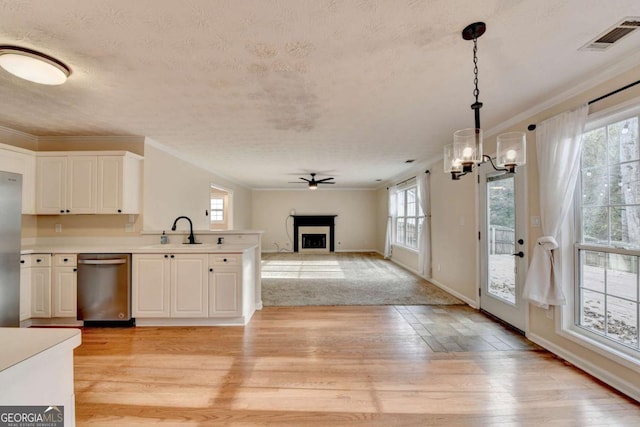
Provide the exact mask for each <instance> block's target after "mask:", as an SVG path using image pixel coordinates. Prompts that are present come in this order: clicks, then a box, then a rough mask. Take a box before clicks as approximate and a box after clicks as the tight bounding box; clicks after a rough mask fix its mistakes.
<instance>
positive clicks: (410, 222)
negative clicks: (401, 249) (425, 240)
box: [406, 218, 418, 248]
mask: <svg viewBox="0 0 640 427" xmlns="http://www.w3.org/2000/svg"><path fill="white" fill-rule="evenodd" d="M406 233H407V246H409V247H411V248H415V247H417V246H418V228H417V226H416V218H407V230H406Z"/></svg>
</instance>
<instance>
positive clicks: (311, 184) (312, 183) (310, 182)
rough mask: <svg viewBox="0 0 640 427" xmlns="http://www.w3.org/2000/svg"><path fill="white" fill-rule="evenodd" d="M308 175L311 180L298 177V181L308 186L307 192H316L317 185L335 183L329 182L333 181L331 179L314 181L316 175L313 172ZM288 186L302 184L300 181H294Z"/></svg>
mask: <svg viewBox="0 0 640 427" xmlns="http://www.w3.org/2000/svg"><path fill="white" fill-rule="evenodd" d="M309 175H311V179H307V178H303V177H300V179H301V180H302V181H303V182H306V183H307V185H308V186H309V190H317V189H318V184H335V182H330V181H332V180H333V179H334V178H333V177H328V178H322V179H318V180H316V173H315V172H311V173H310V174H309ZM289 184H302V182H301V181H295V182H290V183H289Z"/></svg>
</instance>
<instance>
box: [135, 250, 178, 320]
mask: <svg viewBox="0 0 640 427" xmlns="http://www.w3.org/2000/svg"><path fill="white" fill-rule="evenodd" d="M165 257H166V258H165ZM169 267H170V263H169V258H168V255H161V254H139V255H138V254H134V255H133V267H132V293H133V296H132V298H133V308H132V310H133V316H134V317H169V279H170V276H169Z"/></svg>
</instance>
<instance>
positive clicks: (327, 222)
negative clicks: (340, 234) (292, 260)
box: [291, 215, 338, 252]
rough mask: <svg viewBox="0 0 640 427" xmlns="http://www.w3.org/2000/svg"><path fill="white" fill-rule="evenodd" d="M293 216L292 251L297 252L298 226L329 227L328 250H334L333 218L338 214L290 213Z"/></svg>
mask: <svg viewBox="0 0 640 427" xmlns="http://www.w3.org/2000/svg"><path fill="white" fill-rule="evenodd" d="M291 216H292V217H293V251H294V252H298V227H329V251H330V252H334V251H335V242H334V240H335V239H334V236H335V218H336V217H337V216H338V215H291Z"/></svg>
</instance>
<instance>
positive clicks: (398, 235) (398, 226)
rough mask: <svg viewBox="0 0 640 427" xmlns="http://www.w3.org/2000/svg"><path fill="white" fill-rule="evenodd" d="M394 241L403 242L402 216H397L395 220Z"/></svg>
mask: <svg viewBox="0 0 640 427" xmlns="http://www.w3.org/2000/svg"><path fill="white" fill-rule="evenodd" d="M396 242H398V243H401V244H404V218H398V220H397V222H396Z"/></svg>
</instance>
